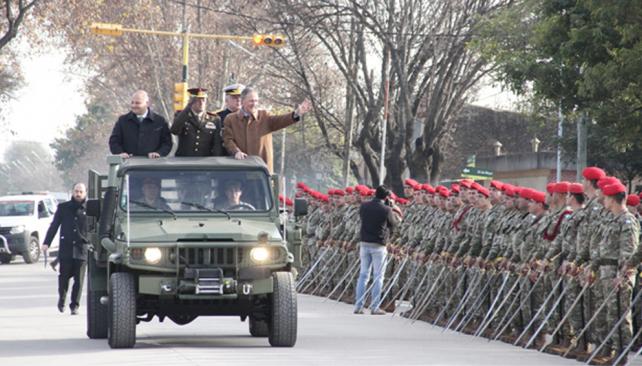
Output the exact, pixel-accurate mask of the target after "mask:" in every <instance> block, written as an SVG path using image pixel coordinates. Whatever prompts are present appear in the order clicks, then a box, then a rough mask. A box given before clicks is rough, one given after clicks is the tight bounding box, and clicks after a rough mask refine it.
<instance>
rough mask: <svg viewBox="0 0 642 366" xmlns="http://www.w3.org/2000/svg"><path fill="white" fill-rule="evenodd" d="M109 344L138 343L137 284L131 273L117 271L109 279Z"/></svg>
mask: <svg viewBox="0 0 642 366" xmlns="http://www.w3.org/2000/svg"><path fill="white" fill-rule="evenodd" d="M109 292H110V294H109V310H108V312H109V313H108V314H109V322H108V323H109V335H108V338H109V346H110V347H111V348H132V347H134V344H136V286H135V282H134V276H133V275H132V274H131V273H126V272H116V273H113V274H112V275H111V280H110V281H109Z"/></svg>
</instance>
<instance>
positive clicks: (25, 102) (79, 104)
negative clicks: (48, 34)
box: [0, 50, 85, 154]
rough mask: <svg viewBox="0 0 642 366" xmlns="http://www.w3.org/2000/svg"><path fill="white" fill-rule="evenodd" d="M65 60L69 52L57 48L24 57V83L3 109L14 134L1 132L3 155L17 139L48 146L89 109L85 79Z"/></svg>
mask: <svg viewBox="0 0 642 366" xmlns="http://www.w3.org/2000/svg"><path fill="white" fill-rule="evenodd" d="M64 60H65V54H64V53H63V52H61V51H56V50H52V51H51V52H48V53H46V54H41V55H36V56H33V57H31V58H24V59H23V61H22V62H21V67H22V70H23V75H24V78H25V82H24V86H23V87H22V88H21V89H19V90H18V91H17V92H16V93H15V99H14V100H12V101H10V102H9V103H8V105H7V106H6V109H5V107H3V109H5V110H3V111H2V112H1V113H2V114H3V115H4V118H5V120H6V123H8V125H9V130H12V131H13V132H14V134H12V133H9V132H8V131H0V154H4V150H5V149H6V147H7V146H8V145H9V144H10V142H11V141H16V140H30V141H38V142H42V143H45V144H47V145H48V144H49V143H51V142H53V140H54V138H56V137H60V136H62V135H63V133H64V131H65V130H66V129H67V128H69V127H71V126H73V125H74V123H75V117H76V116H77V115H79V114H82V113H83V112H85V95H84V94H83V93H82V92H81V90H82V87H83V83H84V79H83V78H82V77H80V76H78V75H73V74H70V73H69V72H68V71H67V70H66V69H65V64H64Z"/></svg>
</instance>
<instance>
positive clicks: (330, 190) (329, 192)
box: [328, 188, 334, 196]
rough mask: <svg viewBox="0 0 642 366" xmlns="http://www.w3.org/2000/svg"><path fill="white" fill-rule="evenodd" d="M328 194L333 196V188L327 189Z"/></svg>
mask: <svg viewBox="0 0 642 366" xmlns="http://www.w3.org/2000/svg"><path fill="white" fill-rule="evenodd" d="M328 196H334V188H330V189H328Z"/></svg>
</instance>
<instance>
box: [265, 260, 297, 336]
mask: <svg viewBox="0 0 642 366" xmlns="http://www.w3.org/2000/svg"><path fill="white" fill-rule="evenodd" d="M272 279H273V281H274V288H273V291H274V292H273V293H272V296H271V299H272V304H271V305H272V306H271V309H270V321H269V333H268V339H269V341H270V345H271V346H272V347H293V346H294V344H295V343H296V336H297V303H296V290H295V288H294V279H293V278H292V273H290V272H275V273H274V274H272Z"/></svg>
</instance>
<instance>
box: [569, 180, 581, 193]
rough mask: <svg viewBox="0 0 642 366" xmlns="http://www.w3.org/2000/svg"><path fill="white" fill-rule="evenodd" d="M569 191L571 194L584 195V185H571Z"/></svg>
mask: <svg viewBox="0 0 642 366" xmlns="http://www.w3.org/2000/svg"><path fill="white" fill-rule="evenodd" d="M568 191H569V193H574V194H579V193H584V186H583V185H582V183H571V184H570V185H569V186H568Z"/></svg>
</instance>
